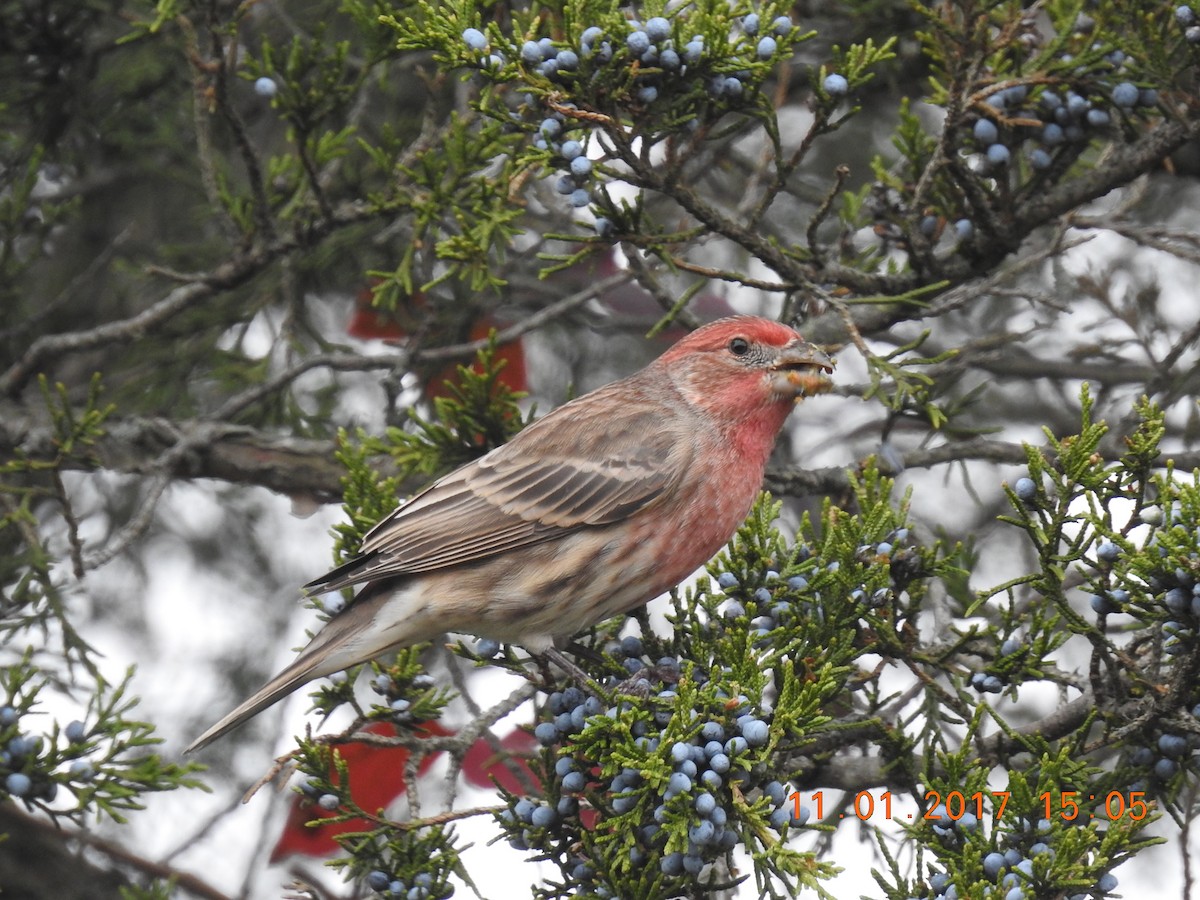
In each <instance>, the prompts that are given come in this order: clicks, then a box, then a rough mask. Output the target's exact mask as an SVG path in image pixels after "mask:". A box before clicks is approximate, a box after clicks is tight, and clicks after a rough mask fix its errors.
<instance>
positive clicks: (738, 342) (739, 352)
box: [729, 337, 750, 356]
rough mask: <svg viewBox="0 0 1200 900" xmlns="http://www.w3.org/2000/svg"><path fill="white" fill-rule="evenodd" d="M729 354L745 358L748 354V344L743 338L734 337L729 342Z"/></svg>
mask: <svg viewBox="0 0 1200 900" xmlns="http://www.w3.org/2000/svg"><path fill="white" fill-rule="evenodd" d="M729 352H730V353H732V354H733V355H734V356H745V355H746V354H747V353H749V352H750V342H749V341H748V340H746V339H745V338H744V337H735V338H734V339H733V340H732V341H730V342H729Z"/></svg>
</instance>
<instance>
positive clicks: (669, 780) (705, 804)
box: [499, 636, 808, 897]
mask: <svg viewBox="0 0 1200 900" xmlns="http://www.w3.org/2000/svg"><path fill="white" fill-rule="evenodd" d="M604 651H605V653H606V654H607V655H609V656H611V657H612V658H613V660H615V661H616V662H617V664H618V665H619V666H620V668H621V669H622V670H624V671H625V672H626V673H628V677H627V678H625V680H624V681H622V682H620V683H618V684H611V683H610V684H609V685H607V687H608V688H610V689H612V690H613V691H614V693H615V695H616V696H618V697H629V696H630V695H633V696H635V697H645V698H646V700H644V701H637V702H634V701H631V700H629V699H621V700H620V701H619V702H618V703H617V704H616V705H612V706H606V705H605V704H604V703H603V702H602V701H600V700H599V699H597V698H596V697H592V696H588V695H587V694H585V693H584V691H582V690H581V689H579V688H577V687H568V688H567V689H565V690H563V691H555V692H554V693H552V694H551V695H550V697H549V699H548V702H547V704H546V707H545V715H546V718H545V719H544V720H543V721H541V722H540V723H538V725H537V726H536V727H535V729H534V736H535V737H536V738H537V740H538V741H539V742H540V743H541V744H542V745H543V747H545V748H546V753H547V757H546V765H545V769H546V777H545V782H544V783H545V786H546V797H545V799H543V800H534V799H531V798H528V797H517V796H512V797H510V798H509V807H508V809H506V810H504V811H503V812H502V813H501V814H500V816H499V821H500V824H501V826H502V828H503V829H504V831H505V833H506V834H507V835H508V837H509V842H510V843H511V844H512V845H513V846H514V847H516V848H518V849H521V850H536V851H538V852H540V853H544V854H547V855H549V856H552V857H554V858H556V859H558V860H559V862H560V866H561V867H562V871H563V874H564V876H565V878H566V882H567V883H566V884H565V885H564V890H568V889H570V890H586V891H587V892H590V893H591V894H593V895H595V896H600V897H604V896H613V888H612V887H611V886H609V885H607V884H605V883H603V882H602V880H601V879H600V876H599V875H598V874H597V872H596V871H595V869H594V867H593V866H592V865H591V864H589V862H588V861H587V859H586V858H583V857H580V856H578V855H577V854H578V844H579V840H580V836H581V835H582V834H583V833H586V832H588V831H589V830H590V825H591V822H592V817H593V816H594V815H596V814H598V815H599V816H600V817H601V818H602V819H603V820H604V821H606V822H608V823H610V824H611V823H612V822H613V821H614V820H616V819H620V820H621V824H620V826H619V830H620V832H621V833H622V834H625V835H627V844H628V848H627V850H626V851H625V852H627V853H628V858H629V861H630V863H631V865H634V866H639V865H643V864H645V863H647V862H648V861H649V860H651V859H657V860H658V866H659V870H660V872H661V874H662V875H663V876H665V877H666V878H669V879H681V881H689V882H691V881H694V880H695V879H696V878H697V877H698V876H700V875H701V873H702V872H703V870H704V869H705V867H706V866H707V865H708V864H710V863H712V862H713V861H715V860H717V859H718V858H720V857H722V856H723V855H724V854H726V853H728V852H729V851H730V850H732V849H733V847H734V846H735V845H736V844H737V843H738V841H739V836H738V830H737V827H738V822H736V821H735V817H737V816H739V815H744V810H743V811H742V812H741V813H739V811H738V809H739V807H738V803H737V802H735V799H734V798H735V795H736V796H737V797H738V798H742V799H744V800H745V801H748V803H749V805H750V807H751V808H752V809H753V810H755V813H754V814H755V815H758V816H760V817H762V819H765V820H766V822H767V823H769V824H770V826H771V827H772V828H774V829H775V830H776V831H778V832H785V831H786V830H787V829H788V828H789V827H794V826H798V825H801V824H803V823H804V822H805V821H806V820H807V818H808V814H807V811H806V810H800V811H799V812H800V816H799V818H797V817H796V816H795V815H794V813H795V812H796V811H797V810H795V808H794V804H793V803H791V802H790V801H789V800H788V791H787V789H786V787H785V786H784V784H783V783H781V782H780V781H777V780H775V779H770V778H768V777H767V775H766V773H767V771H768V767H767V765H766V748H767V747H768V745H769V744H770V743H771V741H772V722H771V718H772V717H771V715H770V712H769V711H768V710H764V709H763V708H762V707H761V705H760V704H756V703H755V702H753V701H751V700H750V699H749V698H748V697H747V696H746V695H745V694H733V695H732V696H731V692H732V689H730V690H727V689H725V684H726V683H728V680H729V679H730V678H731V673H729V672H728V671H717V672H715V673H713V674H714V676H715V677H716V678H717V679H719V685H718V686H716V687H715V690H713V691H712V694H711V696H712V698H713V699H714V700H715V703H710V704H707V705H706V704H705V703H704V702H703V701H701V702H700V704H699V706H700V708H701V710H703V711H702V712H697V713H693V712H692V711H691V709H692V706H691V704H688V709H687V710H685V709H683V708H682V704H681V702H680V700H679V692H678V690H677V688H679V687H680V685H681V679H683V680H684V681H688V680H690V681H691V682H693V684H691V685H689V688H691V689H694V688H695V687H703V686H704V685H706V684H708V683H709V680H710V679H709V677H708V676H706V675H704V674H703V673H700V672H696V671H692V672H688V673H684V672H681V666H680V661H679V659H678V658H676V657H674V656H663V657H659V658H657V660H656V661H652V658H651V657H650V656H649V655H648V654H647V652H646V648H645V646H644V643H643V641H642V640H641V639H640V638H638V637H633V636H630V637H625V638H624V639H622V640H620V641H613V642H610V643H609V644H607V645H606V646H605V647H604ZM614 680H615V677H614ZM703 696H704V695H703V694H701V695H700V697H701V698H702V697H703ZM626 728H627V729H628V732H627V733H628V735H629V736H630V737H631V738H632V742H631V743H632V749H633V751H634V753H635V754H636V756H634V757H632V758H631V757H629V756H628V755H627V754H628V751H629V749H630V745H629V744H624V745H623V747H622V753H621V754H612V755H610V754H609V752H608V751H609V750H610V749H612V743H611V741H609V740H607V739H606V737H605V736H606V735H611V734H622V733H626V732H625V729H626ZM618 757H620V758H619V759H618ZM685 835H686V838H684V836H685ZM672 836H674V837H672Z"/></svg>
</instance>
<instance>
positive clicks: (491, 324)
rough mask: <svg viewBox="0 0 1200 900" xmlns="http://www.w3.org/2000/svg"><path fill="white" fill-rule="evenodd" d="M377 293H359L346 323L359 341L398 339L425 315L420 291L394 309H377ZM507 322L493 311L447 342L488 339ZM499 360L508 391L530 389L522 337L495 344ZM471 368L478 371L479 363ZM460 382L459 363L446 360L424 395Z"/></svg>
mask: <svg viewBox="0 0 1200 900" xmlns="http://www.w3.org/2000/svg"><path fill="white" fill-rule="evenodd" d="M373 298H374V294H373V293H372V291H371V288H369V287H366V288H363V289H362V290H361V291H359V292H358V296H357V297H355V300H354V315H353V316H351V317H350V322H349V324H347V325H346V333H347V334H348V335H350V336H351V337H356V338H359V339H360V340H384V341H398V340H401V339H402V338H405V337H408V335H409V334H410V333H411V330H412V329H413V328H415V326H416V323H417V322H419V321H420V319H421V317H422V316H424V315H426V312H425V310H426V306H427V303H426V299H425V295H424V294H421V293H419V292H418V293H416V294H413V295H412V297H410V298H409V299H408V300H407V301H406V302H405V303H404V304H402V306H401V307H398V308H397V309H395V310H386V309H378V308H376V307H374V306H372V305H371V301H372V299H373ZM503 327H504V325H503V323H502V322H500V321H499V320H498V319H496V318H495V317H494V316H492V315H490V314H486V313H485V314H484V315H483V316H482V317H481V318H479V319H478V320H476V321H474V322H472V323H471V326H470V328H469V329H468V331H467V335H466V336H465V337H457V338H456V337H454V336H447V338H446V343H459V342H462V341H482V340H486V339H487V336H488V335H489V334H490V333H491V332H492V330H493V329H494V330H496V331H499V330H501V328H503ZM496 359H497V360H504V362H505V366H504V368H503V369H501V370H500V374H499V376H498V379H497V380H498V381H499V382H500V383H501V384H503V385H505V386H506V387H507V388H508V389H509V390H511V391H516V392H519V393H524V392H526V391H528V390H529V382H528V380H527V379H526V377H525V349H524V347H523V346H522V345H521V339H520V338H518V339H517V340H515V341H508V342H507V343H504V344H500V345H498V346H497V347H496ZM471 368H473V369H475V370H476V371H479V367H478V365H477V364H475V363H472V364H471ZM447 381H450V382H457V381H458V364H457V363H447V364H446V365H444V366H442V367H441V368H440V369H439V370H438V371H436V372H434V373H433V374H432V375H431V376H430V377H429V379H428V380H427V381H426V384H425V396H426V397H427V398H428V399H430V400H432V399H433V398H435V397H444V396H446V393H447V390H446V382H447Z"/></svg>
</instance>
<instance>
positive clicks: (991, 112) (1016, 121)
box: [971, 51, 1158, 173]
mask: <svg viewBox="0 0 1200 900" xmlns="http://www.w3.org/2000/svg"><path fill="white" fill-rule="evenodd" d="M1110 61H1111V62H1112V64H1113V66H1114V69H1117V70H1119V67H1120V65H1121V64H1123V63H1124V56H1123V54H1120V52H1119V51H1117V52H1114V53H1113V54H1111V55H1110ZM1157 105H1158V93H1157V91H1155V90H1154V89H1153V88H1139V87H1138V86H1137V85H1135V84H1133V83H1132V82H1130V81H1119V82H1117V83H1116V84H1113V83H1111V82H1098V83H1094V84H1092V85H1090V86H1088V87H1083V86H1079V87H1078V89H1075V88H1069V87H1068V88H1066V89H1065V90H1057V91H1056V90H1046V89H1042V90H1036V91H1031V90H1030V88H1029V86H1027V85H1025V84H1015V85H1012V86H1010V87H1007V88H1004V89H1003V90H1000V91H997V92H995V93H993V94H990V95H989V96H988V97H987V98H986V99H985V100H984V101H983V103H982V104H981V107H982V115H981V116H980V117H979V118H978V119H976V120H975V122H974V124H973V125H972V128H971V135H972V138H973V139H974V143H975V147H976V148H977V149H978V151H979V152H980V154H981V158H982V162H983V168H984V170H985V171H988V172H991V173H999V172H1001V171H1003V170H1004V169H1005V168H1006V167H1008V166H1009V164H1010V163H1011V162H1012V157H1013V152H1014V151H1015V150H1016V149H1017V148H1019V147H1021V146H1022V145H1024V147H1025V149H1026V157H1027V159H1028V161H1029V165H1030V166H1031V167H1032V168H1033V169H1034V170H1038V171H1040V170H1045V169H1049V168H1050V167H1051V166H1052V165H1053V164H1054V160H1055V156H1056V155H1057V154H1058V153H1060V152H1065V153H1068V154H1070V158H1074V156H1075V155H1076V154H1077V152H1078V150H1079V147H1080V145H1083V144H1086V143H1087V141H1088V140H1089V139H1090V137H1091V135H1092V134H1094V133H1096V132H1098V131H1103V130H1104V129H1107V128H1108V127H1109V126H1110V125H1111V124H1112V121H1113V118H1114V117H1115V116H1129V115H1131V114H1132V113H1133V111H1134V110H1135V109H1136V108H1138V107H1143V108H1152V107H1155V106H1157Z"/></svg>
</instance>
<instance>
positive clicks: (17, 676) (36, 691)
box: [0, 647, 204, 822]
mask: <svg viewBox="0 0 1200 900" xmlns="http://www.w3.org/2000/svg"><path fill="white" fill-rule="evenodd" d="M34 657H35V654H34V650H33V648H32V647H31V648H28V649H27V650H26V651H25V654H24V656H23V657H22V658H21V659H20V660H19V661H17V662H15V663H12V664H8V665H5V666H4V667H3V668H0V697H3V701H2V702H0V745H2V746H4V747H5V748H6V752H5V755H4V757H3V760H4V761H3V762H2V763H0V795H2V796H8V797H11V798H12V799H14V800H20V801H21V802H22V803H24V804H25V805H26V806H27V807H29V808H37V809H40V810H42V811H44V812H46V813H48V814H50V815H52V816H56V817H58V816H62V817H68V818H77V819H82V818H83V817H85V816H88V815H95V816H96V817H108V818H110V819H113V820H114V821H117V822H124V821H125V814H126V813H128V812H130V811H132V810H139V809H142V808H144V805H145V804H144V802H143V801H142V795H143V794H145V793H147V792H150V791H169V790H175V789H176V788H180V787H191V788H196V787H203V784H202V783H201V782H200V781H198V780H197V779H196V778H195V777H194V775H195V774H196V773H197V772H199V771H201V770H203V768H204V767H203V766H200V765H199V764H197V763H188V764H187V765H182V766H181V765H178V764H176V763H168V762H166V761H164V760H163V759H162V758H161V757H159V756H158V755H157V754H155V753H149V752H147V749H148V748H152V747H154V746H155V745H157V744H160V743H162V742H161V740H160V739H159V738H156V737H154V736H153V733H154V727H153V726H152V725H150V724H148V723H146V722H139V721H137V720H135V719H131V718H128V716H129V714H130V712H132V710H133V708H134V706H136V704H137V700H136V698H131V697H128V696H127V690H128V687H129V683H130V680H131V679H132V677H133V671H132V670H130V671H128V672H127V673H126V675H125V677H124V678H123V679H122V681H121V683H120V684H117V685H110V684H108V683H107V682H106V681H105V680H104V679H103V678H101V677H99V676H96V678H95V680H94V693H92V694H91V696H90V697H89V700H88V706H87V711H86V713H85V716H84V719H83V720H80V721H76V722H72V723H71V724H69V725H63V724H60V723H59V722H58V721H55V720H46V719H44V718H42V716H44V715H45V713H44V712H42V710H40V709H39V707H40V706H41V705H42V701H41V694H42V693H43V692H44V691H47V690H48V685H49V681H48V679H47V678H46V677H45V675H44V674H43V669H42V667H41V666H39V665H38V664H36V663H35V661H34ZM14 776H16V778H14ZM20 778H24V781H23V782H21V781H19V779H20ZM64 794H66V795H69V796H70V797H71V800H72V802H71V803H70V804H69V805H64V804H63V802H62V798H63V795H64Z"/></svg>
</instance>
